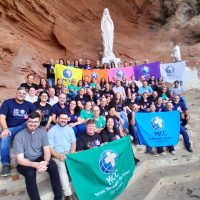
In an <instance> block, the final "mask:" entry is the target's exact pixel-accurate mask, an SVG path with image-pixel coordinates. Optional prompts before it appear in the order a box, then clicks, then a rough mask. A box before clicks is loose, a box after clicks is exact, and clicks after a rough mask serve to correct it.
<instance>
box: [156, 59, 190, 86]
mask: <svg viewBox="0 0 200 200" xmlns="http://www.w3.org/2000/svg"><path fill="white" fill-rule="evenodd" d="M185 69H186V62H185V61H181V62H176V63H167V64H160V73H161V76H162V77H163V79H164V81H165V82H168V83H174V81H176V80H177V81H180V83H181V85H182V84H183V80H184V73H185Z"/></svg>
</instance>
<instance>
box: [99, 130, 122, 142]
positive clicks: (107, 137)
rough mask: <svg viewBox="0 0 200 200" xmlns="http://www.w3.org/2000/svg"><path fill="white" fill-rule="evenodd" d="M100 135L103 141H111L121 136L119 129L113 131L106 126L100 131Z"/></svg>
mask: <svg viewBox="0 0 200 200" xmlns="http://www.w3.org/2000/svg"><path fill="white" fill-rule="evenodd" d="M100 136H101V138H102V141H103V143H104V142H112V141H114V140H118V139H120V138H121V136H120V133H119V129H117V130H116V131H114V132H110V131H108V129H107V128H105V129H103V130H102V132H101V133H100Z"/></svg>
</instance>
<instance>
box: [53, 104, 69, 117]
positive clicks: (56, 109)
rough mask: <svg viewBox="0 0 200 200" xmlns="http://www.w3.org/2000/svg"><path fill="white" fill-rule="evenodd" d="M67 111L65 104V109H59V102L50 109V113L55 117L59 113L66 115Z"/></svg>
mask: <svg viewBox="0 0 200 200" xmlns="http://www.w3.org/2000/svg"><path fill="white" fill-rule="evenodd" d="M67 111H68V106H67V105H66V104H65V107H64V108H61V106H60V104H59V102H58V103H56V104H54V105H53V107H52V109H51V113H52V114H55V115H56V116H58V115H59V114H60V113H67Z"/></svg>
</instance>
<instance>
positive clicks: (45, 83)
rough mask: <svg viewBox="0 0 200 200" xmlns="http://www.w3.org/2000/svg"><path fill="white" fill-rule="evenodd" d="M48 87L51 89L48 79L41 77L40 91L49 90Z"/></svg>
mask: <svg viewBox="0 0 200 200" xmlns="http://www.w3.org/2000/svg"><path fill="white" fill-rule="evenodd" d="M48 89H49V83H48V81H47V80H46V79H45V78H41V79H40V83H39V85H38V93H40V92H41V91H46V92H48Z"/></svg>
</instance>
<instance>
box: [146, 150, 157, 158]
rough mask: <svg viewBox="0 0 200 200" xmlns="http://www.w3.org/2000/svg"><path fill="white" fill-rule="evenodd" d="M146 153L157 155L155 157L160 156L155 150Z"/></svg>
mask: <svg viewBox="0 0 200 200" xmlns="http://www.w3.org/2000/svg"><path fill="white" fill-rule="evenodd" d="M146 153H148V154H151V155H152V156H155V157H157V156H158V154H157V153H156V152H155V151H148V152H146Z"/></svg>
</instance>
